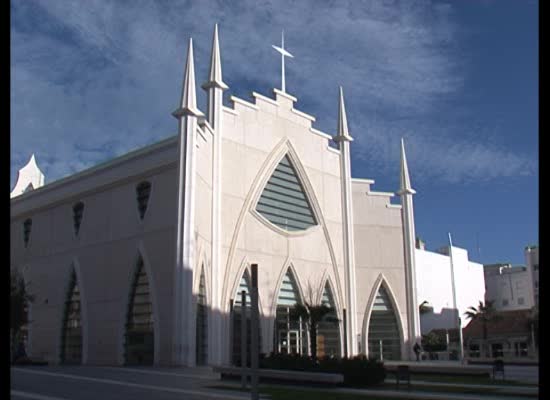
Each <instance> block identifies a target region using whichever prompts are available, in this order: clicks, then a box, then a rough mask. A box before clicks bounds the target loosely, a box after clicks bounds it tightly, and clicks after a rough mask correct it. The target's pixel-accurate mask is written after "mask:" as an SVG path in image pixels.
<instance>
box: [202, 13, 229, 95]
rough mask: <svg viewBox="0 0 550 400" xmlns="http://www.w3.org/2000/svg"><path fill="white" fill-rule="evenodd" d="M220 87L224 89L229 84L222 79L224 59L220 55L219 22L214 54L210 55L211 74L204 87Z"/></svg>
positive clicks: (213, 49)
mask: <svg viewBox="0 0 550 400" xmlns="http://www.w3.org/2000/svg"><path fill="white" fill-rule="evenodd" d="M216 86H217V87H219V88H221V89H222V90H226V89H228V86H227V85H226V84H225V83H224V82H223V80H222V60H221V57H220V43H219V40H218V24H216V25H215V26H214V38H213V39H212V54H211V55H210V74H209V75H208V81H207V82H205V83H204V84H203V85H202V88H203V89H208V88H210V87H216Z"/></svg>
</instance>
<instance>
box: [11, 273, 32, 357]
mask: <svg viewBox="0 0 550 400" xmlns="http://www.w3.org/2000/svg"><path fill="white" fill-rule="evenodd" d="M33 301H34V296H32V295H31V294H29V292H28V290H27V287H26V285H25V280H24V278H23V276H22V275H21V273H20V272H19V271H18V270H17V269H15V268H12V269H11V274H10V338H11V346H12V347H11V350H12V354H13V355H14V357H15V355H16V351H17V345H18V344H19V341H20V339H21V338H20V336H21V331H22V328H23V327H24V326H25V325H26V324H27V323H28V322H29V321H28V312H27V309H28V305H29V303H32V302H33ZM12 361H15V360H12Z"/></svg>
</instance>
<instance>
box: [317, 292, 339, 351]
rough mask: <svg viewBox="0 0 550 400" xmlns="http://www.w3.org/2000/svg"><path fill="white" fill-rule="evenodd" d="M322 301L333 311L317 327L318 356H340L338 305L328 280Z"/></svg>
mask: <svg viewBox="0 0 550 400" xmlns="http://www.w3.org/2000/svg"><path fill="white" fill-rule="evenodd" d="M321 303H322V304H323V305H325V306H327V307H330V308H331V309H332V310H333V311H332V312H331V313H330V314H327V315H326V316H325V317H324V318H323V320H322V321H321V322H319V325H318V327H317V356H318V357H323V356H331V357H339V356H340V326H339V323H338V320H337V318H338V317H337V315H336V305H335V302H334V297H333V296H332V290H331V289H330V285H329V284H328V282H327V283H326V285H325V289H324V291H323V298H322V300H321Z"/></svg>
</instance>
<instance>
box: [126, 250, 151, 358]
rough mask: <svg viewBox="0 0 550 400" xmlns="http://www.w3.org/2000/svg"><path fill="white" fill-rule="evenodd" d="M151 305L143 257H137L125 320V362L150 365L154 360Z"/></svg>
mask: <svg viewBox="0 0 550 400" xmlns="http://www.w3.org/2000/svg"><path fill="white" fill-rule="evenodd" d="M153 323H154V319H153V305H152V303H151V300H150V290H149V279H148V278H147V274H146V272H145V267H144V264H143V258H142V257H141V256H139V257H138V260H137V265H136V273H135V275H134V279H133V282H132V288H131V290H130V299H129V303H128V316H127V321H126V341H125V360H126V364H129V365H132V364H138V365H151V364H153V361H154V329H153Z"/></svg>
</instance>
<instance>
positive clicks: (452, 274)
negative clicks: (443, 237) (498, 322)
mask: <svg viewBox="0 0 550 400" xmlns="http://www.w3.org/2000/svg"><path fill="white" fill-rule="evenodd" d="M449 260H450V262H451V289H452V294H453V308H454V309H455V310H456V325H457V328H458V337H459V340H460V348H459V352H460V353H459V357H460V362H464V343H463V338H462V326H461V325H462V324H461V320H460V310H459V309H458V307H457V305H456V288H455V269H454V263H453V241H452V239H451V233H450V232H449Z"/></svg>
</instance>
